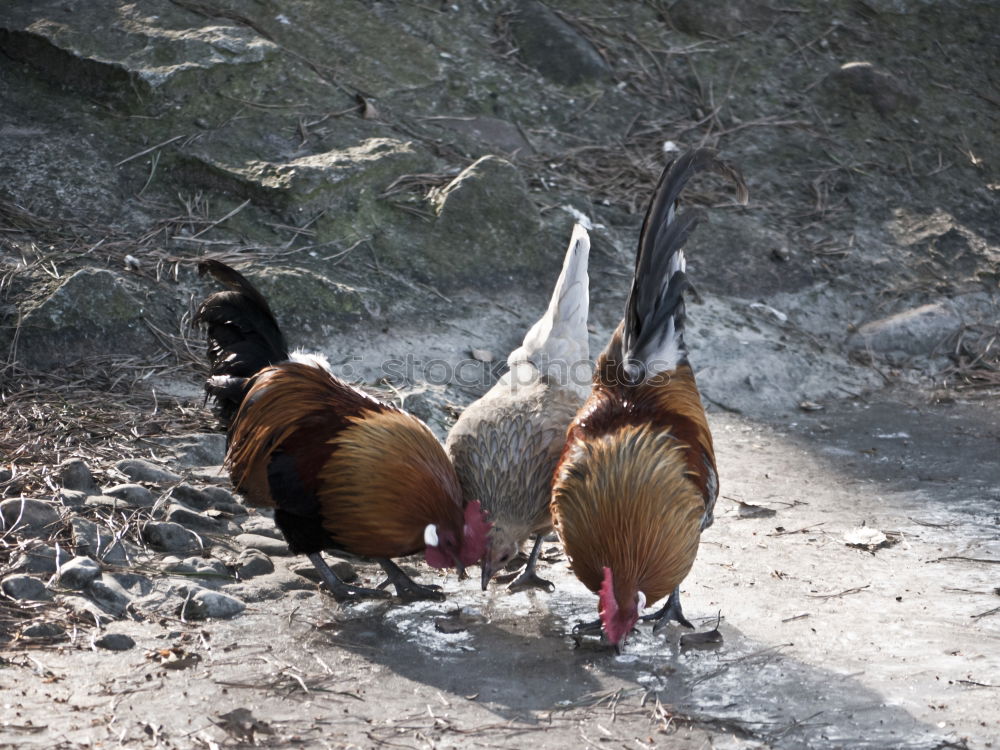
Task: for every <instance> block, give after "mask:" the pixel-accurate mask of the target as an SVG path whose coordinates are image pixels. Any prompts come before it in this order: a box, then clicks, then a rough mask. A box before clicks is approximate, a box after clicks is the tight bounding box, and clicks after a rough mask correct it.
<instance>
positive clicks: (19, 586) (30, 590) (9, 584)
mask: <svg viewBox="0 0 1000 750" xmlns="http://www.w3.org/2000/svg"><path fill="white" fill-rule="evenodd" d="M0 589H2V590H3V593H4V594H6V595H7V596H9V597H10V598H11V599H21V600H23V601H36V602H37V601H44V600H46V599H51V598H52V595H51V594H50V593H49V591H48V589H46V588H45V584H44V583H42V582H41V581H39V580H38V579H37V578H32V577H31V576H29V575H25V574H23V573H15V574H14V575H12V576H7V577H6V578H4V579H3V582H2V583H0Z"/></svg>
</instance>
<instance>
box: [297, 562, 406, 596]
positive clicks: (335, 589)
mask: <svg viewBox="0 0 1000 750" xmlns="http://www.w3.org/2000/svg"><path fill="white" fill-rule="evenodd" d="M309 559H310V561H312V564H313V566H314V567H315V568H316V570H317V572H319V576H320V578H322V579H323V583H325V584H326V587H327V589H329V591H330V593H331V594H332V595H333V598H334V599H336V600H337V601H338V602H340V603H341V604H347V603H350V602H359V601H362V600H363V599H388V598H389V593H388V592H387V591H379V590H377V589H366V588H362V587H361V586H350V585H348V584H346V583H344V582H343V581H341V580H340V578H338V577H337V574H336V573H334V572H333V571H332V570H330V566H329V565H327V564H326V561H325V560H324V559H323V557H322V555H320V554H319V553H318V552H314V553H312V554H310V555H309Z"/></svg>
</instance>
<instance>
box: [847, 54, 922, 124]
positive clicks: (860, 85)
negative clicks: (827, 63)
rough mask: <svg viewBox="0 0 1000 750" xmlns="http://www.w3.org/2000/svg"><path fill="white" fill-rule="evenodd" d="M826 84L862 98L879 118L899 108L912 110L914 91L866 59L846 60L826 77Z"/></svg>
mask: <svg viewBox="0 0 1000 750" xmlns="http://www.w3.org/2000/svg"><path fill="white" fill-rule="evenodd" d="M828 82H829V83H828V85H832V86H833V88H834V89H835V90H836V89H837V88H841V89H847V90H848V91H850V92H852V93H854V94H857V95H859V96H862V97H865V98H867V99H868V101H869V102H870V103H871V105H872V107H873V108H874V109H875V111H876V112H878V113H879V114H880V115H882V116H883V117H884V116H886V115H890V114H892V113H893V112H896V111H897V110H900V109H912V108H913V107H915V106H916V105H917V103H918V101H919V100H918V98H917V96H916V94H915V93H914V92H913V91H912V90H911V89H910V87H909V86H908V85H906V84H905V83H903V81H902V80H901V79H899V78H897V77H896V76H894V75H893V74H892V73H889V72H888V71H886V70H882V69H881V68H879V67H877V66H875V65H873V64H872V63H870V62H849V63H845V64H844V65H841V66H840V68H839V69H838V70H835V71H834V72H833V73H831V74H830V76H829V77H828Z"/></svg>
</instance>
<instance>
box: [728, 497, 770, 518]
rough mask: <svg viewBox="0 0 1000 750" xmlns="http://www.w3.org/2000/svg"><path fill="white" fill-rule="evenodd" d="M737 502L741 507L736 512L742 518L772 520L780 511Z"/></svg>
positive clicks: (740, 501)
mask: <svg viewBox="0 0 1000 750" xmlns="http://www.w3.org/2000/svg"><path fill="white" fill-rule="evenodd" d="M735 502H736V504H737V505H738V506H739V508H738V509H737V511H736V515H737V516H739V517H740V518H770V517H771V516H774V515H777V514H778V511H776V510H775V509H774V508H767V507H765V506H763V505H754V504H753V503H745V502H743V501H742V500H736V501H735Z"/></svg>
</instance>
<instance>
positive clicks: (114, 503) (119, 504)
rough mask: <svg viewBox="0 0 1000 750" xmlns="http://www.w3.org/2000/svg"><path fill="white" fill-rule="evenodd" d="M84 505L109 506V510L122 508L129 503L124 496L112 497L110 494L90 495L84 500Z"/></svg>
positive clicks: (90, 506) (91, 506)
mask: <svg viewBox="0 0 1000 750" xmlns="http://www.w3.org/2000/svg"><path fill="white" fill-rule="evenodd" d="M84 505H86V506H87V507H89V508H108V509H109V510H118V509H120V508H127V507H128V503H127V502H125V501H124V500H123V499H122V498H120V497H111V496H109V495H90V496H88V497H87V499H86V500H85V501H84Z"/></svg>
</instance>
